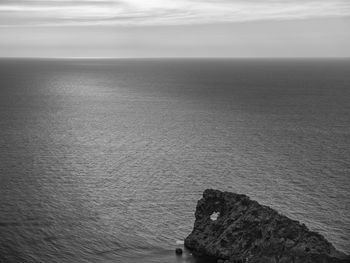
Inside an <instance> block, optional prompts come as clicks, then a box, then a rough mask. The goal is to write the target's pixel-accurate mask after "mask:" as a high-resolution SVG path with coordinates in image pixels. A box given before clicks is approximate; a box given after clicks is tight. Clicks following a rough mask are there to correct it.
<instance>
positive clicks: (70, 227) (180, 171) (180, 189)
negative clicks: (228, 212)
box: [0, 60, 350, 262]
mask: <svg viewBox="0 0 350 263" xmlns="http://www.w3.org/2000/svg"><path fill="white" fill-rule="evenodd" d="M321 62H322V63H321ZM321 62H320V61H289V62H288V61H263V60H261V61H249V60H247V61H245V60H242V61H239V60H236V61H234V60H233V61H230V60H224V61H219V60H199V61H198V60H173V61H172V60H168V61H167V60H163V61H156V60H154V61H151V60H149V61H147V60H144V61H133V60H129V61H128V60H124V61H123V60H120V61H88V63H84V62H81V61H80V62H79V63H78V62H74V61H56V62H55V61H46V62H43V61H27V62H25V61H2V62H1V63H0V71H1V73H2V75H1V80H0V81H1V97H0V107H1V111H0V175H1V177H0V180H1V181H0V200H1V201H0V236H1V237H2V238H1V240H0V252H1V253H0V255H1V256H0V261H1V260H2V258H1V257H4V258H5V257H6V258H7V260H8V259H10V262H11V261H12V262H18V261H21V262H40V260H41V261H43V262H109V261H110V262H140V259H142V258H143V259H144V261H143V262H192V261H193V257H192V256H190V255H189V254H187V253H185V254H184V255H183V256H182V257H176V255H175V252H174V249H175V247H177V246H178V245H177V244H176V240H183V239H184V238H185V237H186V236H187V235H188V234H189V232H190V231H191V229H192V227H193V222H194V210H195V206H196V202H197V200H198V199H199V198H200V197H201V193H202V191H203V190H204V189H206V188H218V189H221V190H229V191H234V192H238V193H244V194H248V195H249V196H251V197H252V198H254V199H256V200H258V201H259V202H261V203H263V204H266V205H270V206H273V207H274V208H276V209H278V210H279V211H280V212H282V213H284V214H286V215H288V216H290V217H292V218H295V219H298V220H301V221H302V222H304V223H306V224H307V225H308V226H309V227H311V228H312V229H313V230H316V231H319V232H321V233H322V234H324V235H325V236H326V237H327V238H328V239H329V240H330V241H332V242H333V243H334V244H335V245H336V247H337V248H339V249H342V250H344V251H346V250H347V249H348V248H349V247H350V246H349V245H350V239H349V236H350V221H349V218H350V216H349V206H350V203H349V202H350V201H349V198H347V196H348V192H349V190H350V182H349V177H348V174H349V171H350V166H349V163H350V150H349V149H350V147H349V145H350V141H349V138H350V136H349V135H350V129H349V125H348V123H349V121H350V118H349V114H350V106H349V105H350V90H349V89H348V87H347V84H348V83H349V80H350V79H349V76H350V74H349V73H350V72H349V69H350V67H349V62H348V61H321Z"/></svg>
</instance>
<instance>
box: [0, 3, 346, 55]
mask: <svg viewBox="0 0 350 263" xmlns="http://www.w3.org/2000/svg"><path fill="white" fill-rule="evenodd" d="M349 32H350V1H349V0H0V56H2V57H11V56H15V57H21V56H26V57H28V56H29V57H349V56H350V48H349V47H350V33H349Z"/></svg>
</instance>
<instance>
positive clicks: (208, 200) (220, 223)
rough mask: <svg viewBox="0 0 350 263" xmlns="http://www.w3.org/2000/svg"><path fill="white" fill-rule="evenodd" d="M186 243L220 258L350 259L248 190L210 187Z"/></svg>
mask: <svg viewBox="0 0 350 263" xmlns="http://www.w3.org/2000/svg"><path fill="white" fill-rule="evenodd" d="M195 216H196V221H195V223H194V229H193V231H192V233H191V234H190V235H189V236H188V237H187V238H186V239H185V246H186V247H187V248H188V249H190V250H191V251H192V252H193V253H194V254H195V255H198V256H209V257H212V258H214V259H215V260H218V262H226V261H227V262H235V263H236V262H249V263H254V262H264V263H265V262H266V263H268V262H271V263H275V262H276V263H278V262H279V263H282V262H291V263H306V262H308V263H309V262H310V263H311V262H312V263H313V262H314V263H328V262H332V263H333V262H334V263H336V262H342V263H345V262H350V260H349V257H348V256H346V255H345V254H343V253H341V252H339V251H337V250H336V249H335V248H334V247H333V245H332V244H331V243H329V242H328V241H327V240H326V239H325V238H324V237H323V236H322V235H320V234H318V233H316V232H312V231H310V230H309V229H308V228H307V227H306V226H305V225H304V224H301V223H299V222H298V221H295V220H292V219H290V218H288V217H286V216H283V215H280V214H279V213H278V212H277V211H275V210H273V209H272V208H270V207H267V206H263V205H260V204H259V203H258V202H256V201H253V200H250V199H249V197H248V196H245V195H240V194H234V193H229V192H221V191H218V190H212V189H208V190H205V191H204V193H203V198H202V199H201V200H199V201H198V204H197V208H196V213H195Z"/></svg>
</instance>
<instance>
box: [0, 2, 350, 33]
mask: <svg viewBox="0 0 350 263" xmlns="http://www.w3.org/2000/svg"><path fill="white" fill-rule="evenodd" d="M344 16H350V2H349V1H348V0H332V1H330V0H304V1H301V0H280V1H278V0H265V1H261V0H215V1H214V0H176V1H174V0H46V1H43V0H0V26H3V27H4V26H33V25H40V26H50V25H179V24H205V23H225V22H243V21H256V20H274V19H277V20H286V19H304V18H318V17H344Z"/></svg>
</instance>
